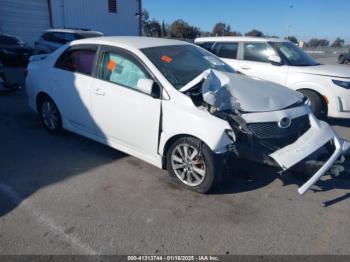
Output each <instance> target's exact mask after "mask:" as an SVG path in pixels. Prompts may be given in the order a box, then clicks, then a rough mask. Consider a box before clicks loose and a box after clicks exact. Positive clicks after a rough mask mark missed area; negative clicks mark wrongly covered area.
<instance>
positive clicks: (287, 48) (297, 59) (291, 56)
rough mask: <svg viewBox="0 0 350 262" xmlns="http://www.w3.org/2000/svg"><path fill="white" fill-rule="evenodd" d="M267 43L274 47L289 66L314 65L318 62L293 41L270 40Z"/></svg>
mask: <svg viewBox="0 0 350 262" xmlns="http://www.w3.org/2000/svg"><path fill="white" fill-rule="evenodd" d="M269 44H270V45H271V46H272V47H274V48H275V50H276V51H277V52H278V53H279V54H280V55H281V56H282V57H283V58H284V59H285V60H286V61H287V63H288V64H289V65H291V66H315V65H319V64H320V63H318V62H317V61H316V60H315V59H313V58H312V57H311V56H310V55H309V54H307V53H305V52H304V51H303V50H302V49H300V48H299V47H297V46H296V45H295V44H293V43H290V42H270V43H269Z"/></svg>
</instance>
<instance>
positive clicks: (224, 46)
mask: <svg viewBox="0 0 350 262" xmlns="http://www.w3.org/2000/svg"><path fill="white" fill-rule="evenodd" d="M238 49H239V42H216V43H215V44H214V45H213V47H212V48H211V52H212V53H213V54H215V55H216V56H218V57H220V58H221V59H222V60H223V61H225V62H226V63H227V64H229V65H230V66H231V67H232V68H233V69H235V70H238V69H239V65H240V60H238Z"/></svg>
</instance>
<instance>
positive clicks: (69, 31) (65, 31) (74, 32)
mask: <svg viewBox="0 0 350 262" xmlns="http://www.w3.org/2000/svg"><path fill="white" fill-rule="evenodd" d="M45 32H59V33H72V34H76V33H79V34H84V33H85V34H89V33H96V34H101V35H103V34H102V33H101V32H98V31H92V30H83V29H68V28H51V29H48V30H46V31H45Z"/></svg>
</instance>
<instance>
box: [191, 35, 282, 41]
mask: <svg viewBox="0 0 350 262" xmlns="http://www.w3.org/2000/svg"><path fill="white" fill-rule="evenodd" d="M215 41H227V42H230V41H238V42H248V41H249V42H268V41H270V42H271V41H272V42H288V40H285V39H281V38H271V37H251V36H213V37H199V38H196V40H195V42H215Z"/></svg>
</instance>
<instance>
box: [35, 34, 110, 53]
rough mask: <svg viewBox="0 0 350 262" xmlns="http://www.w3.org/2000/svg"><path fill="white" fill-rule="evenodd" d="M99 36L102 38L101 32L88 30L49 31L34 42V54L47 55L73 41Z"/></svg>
mask: <svg viewBox="0 0 350 262" xmlns="http://www.w3.org/2000/svg"><path fill="white" fill-rule="evenodd" d="M101 36H103V34H102V33H101V32H97V31H90V30H76V29H49V30H46V31H44V32H43V33H42V35H41V37H40V38H39V40H38V41H37V42H35V49H34V54H37V55H38V54H39V55H41V54H49V53H52V52H54V51H55V50H56V49H58V48H60V47H61V46H63V45H65V44H67V43H69V42H72V41H74V40H78V39H85V38H91V37H101Z"/></svg>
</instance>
